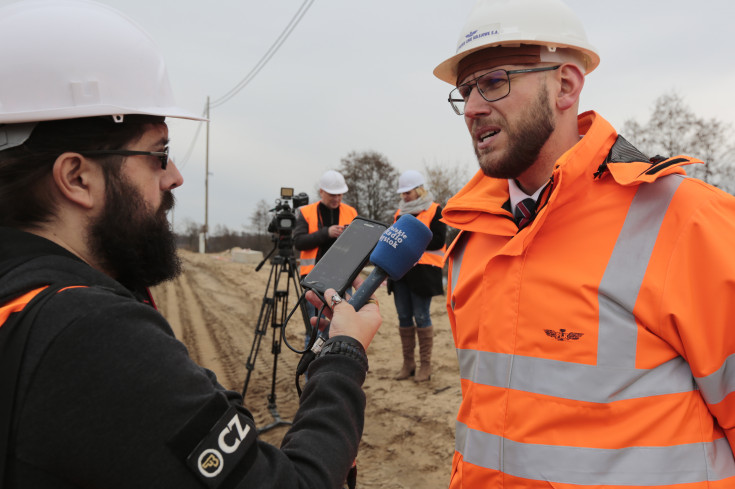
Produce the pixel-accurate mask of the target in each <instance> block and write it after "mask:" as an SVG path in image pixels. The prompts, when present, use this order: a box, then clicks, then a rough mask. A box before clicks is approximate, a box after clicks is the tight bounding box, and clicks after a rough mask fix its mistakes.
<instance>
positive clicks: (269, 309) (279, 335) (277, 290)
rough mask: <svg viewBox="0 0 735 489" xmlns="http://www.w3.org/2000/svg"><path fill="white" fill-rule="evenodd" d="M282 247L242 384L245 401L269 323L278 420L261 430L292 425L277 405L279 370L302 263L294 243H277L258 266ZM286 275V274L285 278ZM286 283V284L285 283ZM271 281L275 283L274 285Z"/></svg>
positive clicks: (271, 400)
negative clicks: (292, 295)
mask: <svg viewBox="0 0 735 489" xmlns="http://www.w3.org/2000/svg"><path fill="white" fill-rule="evenodd" d="M276 249H278V254H277V255H276V256H274V257H273V258H272V259H271V271H270V275H269V277H268V283H267V285H266V289H265V294H264V295H263V302H262V303H261V305H260V313H259V315H258V323H257V324H256V326H255V334H254V335H253V345H252V347H251V348H250V354H249V355H248V359H247V362H246V364H245V365H246V368H247V370H248V373H247V376H246V377H245V383H244V385H243V388H242V397H243V401H244V400H245V394H246V393H247V390H248V383H249V382H250V375H251V374H252V373H253V369H254V368H255V359H256V358H257V356H258V350H260V343H261V340H262V339H263V337H264V336H265V335H266V334H267V332H268V324H270V326H271V328H272V329H273V341H272V346H271V353H273V373H272V377H271V391H270V394H269V395H268V411H269V412H270V413H271V416H273V419H274V421H273V422H272V423H270V424H268V425H266V426H263V427H262V428H259V429H258V433H263V432H265V431H268V430H270V429H272V428H275V427H276V426H280V425H290V424H291V422H290V421H286V420H284V419H283V418H281V415H280V414H279V413H278V409H277V407H276V372H277V369H278V355H279V353H281V343H282V341H283V331H284V327H285V326H286V319H287V314H288V296H289V293H290V286H291V284H293V287H294V289H293V290H295V291H296V292H297V294H298V295H301V294H300V291H301V290H302V289H301V284H300V283H299V275H298V267H297V266H296V259H295V258H294V256H293V249H292V248H291V246H285V245H284V243H281V245H280V246H279V243H278V242H277V243H276V246H274V248H273V249H272V250H271V251H270V253H268V255H267V256H266V257H265V258H264V259H263V261H262V262H260V264H259V265H258V266H257V267H256V268H255V271H256V272H257V271H258V270H260V268H261V267H262V266H263V264H264V263H265V262H266V260H267V259H268V258H269V257H270V256H271V255H272V254H273V252H274V251H276ZM283 275H286V277H285V278H284V277H283ZM284 283H285V286H284V285H283V284H284ZM271 284H273V287H272V288H271ZM299 309H301V315H302V317H303V319H304V324H305V325H309V316H308V314H307V312H306V306H305V305H304V303H303V302H302V303H300V304H299Z"/></svg>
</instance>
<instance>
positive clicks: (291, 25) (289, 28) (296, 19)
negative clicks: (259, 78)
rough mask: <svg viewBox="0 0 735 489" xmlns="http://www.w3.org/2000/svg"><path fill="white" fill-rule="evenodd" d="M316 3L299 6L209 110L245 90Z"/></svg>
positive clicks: (309, 0) (308, 0) (306, 1)
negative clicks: (253, 61) (271, 41)
mask: <svg viewBox="0 0 735 489" xmlns="http://www.w3.org/2000/svg"><path fill="white" fill-rule="evenodd" d="M313 3H314V0H304V2H303V3H302V4H301V5H300V6H299V8H298V10H297V11H296V13H295V14H294V16H293V17H291V20H290V21H289V22H288V24H287V25H286V27H285V28H284V29H283V31H282V32H281V34H280V35H279V36H278V37H277V38H276V40H275V41H274V42H273V44H272V45H271V46H270V47H269V48H268V50H267V51H266V52H265V54H264V55H263V56H262V57H261V58H260V60H258V62H257V63H256V64H255V66H254V67H253V69H251V70H250V72H249V73H248V74H247V75H245V77H244V78H243V79H242V80H240V81H239V82H238V83H237V84H236V85H235V86H234V87H232V88H231V89H230V90H229V91H228V92H227V93H225V94H224V95H223V96H221V97H220V98H218V99H217V100H214V101H213V102H211V103H210V104H209V108H210V109H211V108H215V107H219V106H221V105H223V104H225V103H226V102H228V101H229V100H230V99H231V98H232V97H234V96H235V95H237V94H238V93H239V92H240V91H241V90H242V89H243V88H245V87H246V86H247V85H248V84H249V83H250V82H251V81H252V80H253V78H255V76H256V75H257V74H258V73H260V71H261V70H262V69H263V68H264V67H265V65H266V64H267V63H268V62H269V61H270V60H271V58H273V56H274V55H275V54H276V52H278V50H279V49H280V48H281V46H282V45H283V43H284V42H285V41H286V39H288V37H289V36H290V35H291V33H292V32H293V30H294V29H295V28H296V26H297V25H298V24H299V23H300V22H301V19H303V18H304V15H305V14H306V12H307V11H308V10H309V8H311V6H312V4H313ZM206 113H207V107H206V106H205V108H204V110H203V111H202V116H204V115H205V114H206ZM201 129H202V122H201V121H200V122H199V124H198V125H197V130H196V133H195V134H194V137H193V138H192V141H191V144H190V145H189V149H188V150H187V151H186V155H185V156H184V157H183V158H182V159H181V161H180V162H178V163H177V166H178V167H179V168H180V169H183V168H184V166H185V165H186V162H187V161H189V158H191V155H192V152H193V151H194V146H195V145H196V141H197V138H198V137H199V132H200V131H201Z"/></svg>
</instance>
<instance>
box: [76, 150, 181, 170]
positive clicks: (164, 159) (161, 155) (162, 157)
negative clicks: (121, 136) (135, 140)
mask: <svg viewBox="0 0 735 489" xmlns="http://www.w3.org/2000/svg"><path fill="white" fill-rule="evenodd" d="M78 153H79V154H80V155H82V156H109V155H117V156H155V157H156V158H158V161H160V162H161V170H165V169H166V167H167V166H168V159H169V156H168V147H166V148H164V149H163V151H135V150H132V149H94V150H89V151H78Z"/></svg>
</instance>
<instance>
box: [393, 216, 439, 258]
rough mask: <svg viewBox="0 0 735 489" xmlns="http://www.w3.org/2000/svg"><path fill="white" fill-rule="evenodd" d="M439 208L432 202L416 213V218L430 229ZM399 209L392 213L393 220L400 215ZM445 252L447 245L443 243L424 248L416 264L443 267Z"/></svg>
mask: <svg viewBox="0 0 735 489" xmlns="http://www.w3.org/2000/svg"><path fill="white" fill-rule="evenodd" d="M438 208H439V204H437V203H436V202H432V203H431V206H430V207H429V208H428V209H426V210H425V211H421V212H419V213H418V214H416V219H418V220H419V221H421V222H422V223H424V225H425V226H426V227H427V228H429V229H431V221H432V220H433V219H434V216H435V215H436V210H437V209H438ZM400 212H401V211H400V210H397V211H396V213H395V214H394V215H393V222H395V221H397V220H398V218H399V217H400V216H401V214H400ZM446 252H447V245H446V244H445V245H444V246H442V247H441V248H439V249H438V250H426V251H425V252H424V254H423V255H421V258H419V261H418V262H417V264H419V265H433V266H435V267H439V268H442V267H444V254H445V253H446Z"/></svg>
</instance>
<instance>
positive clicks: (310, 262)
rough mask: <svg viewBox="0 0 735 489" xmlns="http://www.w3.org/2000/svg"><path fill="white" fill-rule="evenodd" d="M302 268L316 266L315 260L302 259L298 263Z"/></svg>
mask: <svg viewBox="0 0 735 489" xmlns="http://www.w3.org/2000/svg"><path fill="white" fill-rule="evenodd" d="M299 264H300V265H301V266H302V267H308V266H309V265H316V258H302V259H301V260H300V261H299Z"/></svg>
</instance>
